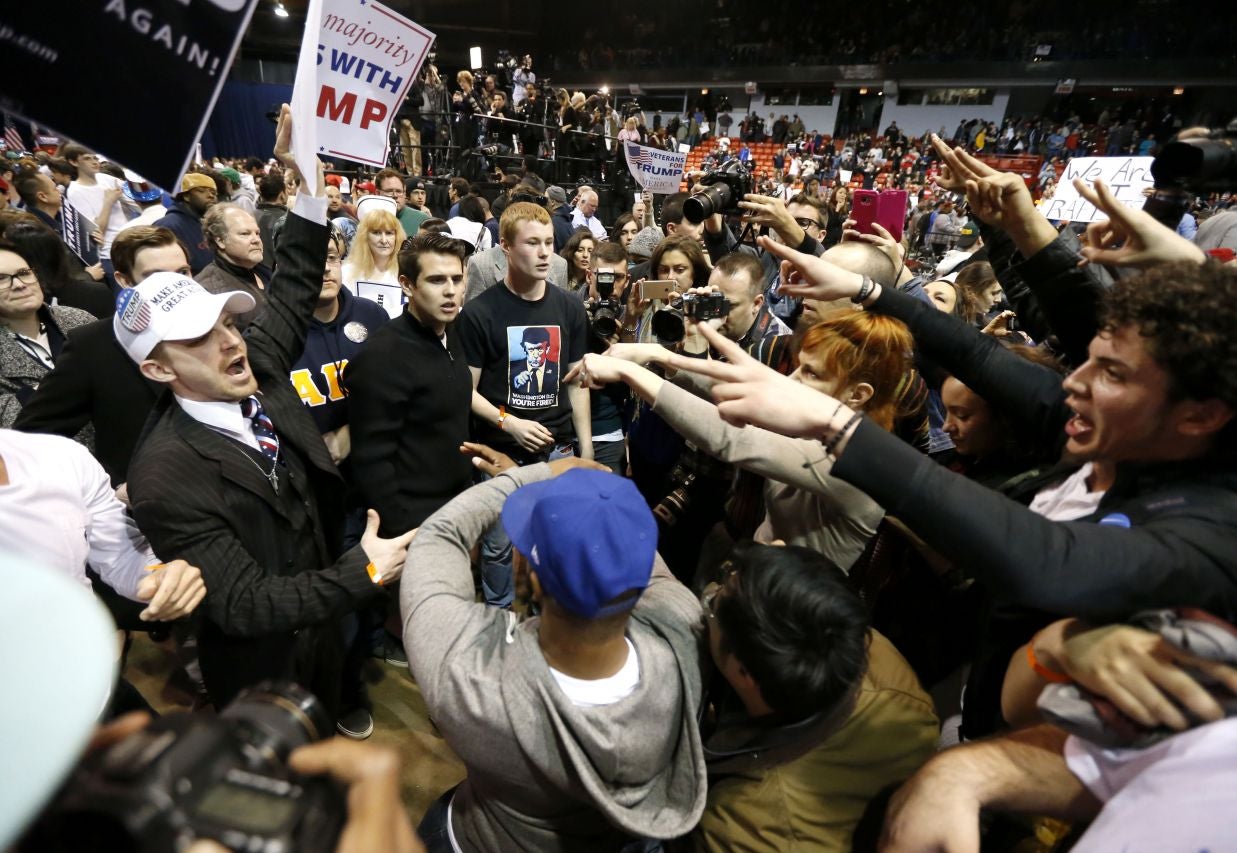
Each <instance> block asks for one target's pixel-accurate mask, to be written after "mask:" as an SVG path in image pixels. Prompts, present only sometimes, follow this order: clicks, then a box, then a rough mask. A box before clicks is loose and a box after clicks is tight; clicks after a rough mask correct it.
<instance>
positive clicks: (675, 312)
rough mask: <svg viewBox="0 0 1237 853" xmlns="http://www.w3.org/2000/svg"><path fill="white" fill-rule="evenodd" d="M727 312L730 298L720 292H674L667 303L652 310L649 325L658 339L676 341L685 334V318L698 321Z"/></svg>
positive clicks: (715, 317) (724, 314)
mask: <svg viewBox="0 0 1237 853" xmlns="http://www.w3.org/2000/svg"><path fill="white" fill-rule="evenodd" d="M729 313H730V300H729V299H727V298H726V297H725V296H722V295H721V294H720V293H684V294H681V295H680V294H677V293H676V294H674V295H673V296H672V297H671V299H670V301H669V303H668V304H667V305H665V306H663V307H662V308H659V309H657V310H656V311H654V312H653V319H652V321H651V324H652V326H651V327H652V330H653V335H654V336H655V337H656V338H657V339H658V340H661V341H665V342H666V343H678V342H679V341H681V340H683V336H684V335H685V334H687V325H686V322H685V318H688V317H690V318H691V319H693V320H695V321H696V322H698V323H699V322H703V321H705V320H715V319H717V318H718V317H725V316H726V315H727V314H729Z"/></svg>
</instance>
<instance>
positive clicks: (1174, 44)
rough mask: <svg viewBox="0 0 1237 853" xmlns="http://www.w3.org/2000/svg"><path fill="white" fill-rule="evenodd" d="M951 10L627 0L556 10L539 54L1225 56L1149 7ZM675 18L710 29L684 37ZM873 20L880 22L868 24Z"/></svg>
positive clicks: (850, 59) (1221, 39)
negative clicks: (840, 16)
mask: <svg viewBox="0 0 1237 853" xmlns="http://www.w3.org/2000/svg"><path fill="white" fill-rule="evenodd" d="M955 12H956V8H955V7H953V6H950V5H948V4H946V3H942V2H923V3H915V4H906V3H900V2H895V1H894V0H882V2H878V3H875V4H872V5H871V6H865V7H864V13H865V14H864V15H863V16H854V17H853V18H849V17H848V18H846V19H844V20H837V19H834V18H825V17H819V16H812V15H804V14H803V8H802V6H801V5H799V4H797V3H793V2H789V0H780V2H773V3H762V4H759V5H755V6H754V5H752V4H750V3H743V2H739V0H723V2H717V0H691V2H687V3H680V4H676V5H675V6H674V7H669V6H666V5H665V4H659V3H655V2H650V0H631V2H628V3H626V4H624V6H623V8H622V9H621V10H619V11H618V12H617V13H616V15H615V20H607V21H606V22H605V23H601V22H599V21H597V20H596V19H595V18H594V17H592V16H590V15H589V14H588V10H587V9H568V10H564V11H561V12H559V11H558V10H556V20H555V21H554V28H553V32H555V33H557V32H558V31H559V30H560V29H561V30H562V31H565V32H571V33H575V34H578V36H579V37H578V38H575V39H572V40H570V41H569V42H567V43H565V42H564V41H563V40H561V39H559V38H557V37H551V38H550V40H549V41H546V42H543V43H542V45H541V50H542V52H543V53H546V54H547V55H548V57H549V64H550V66H551V67H552V70H553V71H554V72H563V71H570V70H575V69H578V68H585V69H598V70H608V69H611V68H615V69H623V68H645V67H671V68H721V67H744V66H770V65H773V66H780V65H786V64H796V65H854V64H870V63H881V64H886V65H894V64H902V63H906V64H914V63H927V62H963V61H970V62H975V61H988V62H1030V61H1034V60H1036V57H1038V58H1039V59H1042V60H1048V61H1061V60H1099V59H1112V60H1146V59H1156V58H1164V59H1179V58H1181V57H1186V56H1214V57H1228V58H1232V56H1233V45H1232V43H1231V40H1229V39H1227V38H1225V35H1224V34H1223V33H1222V32H1217V31H1214V30H1210V29H1209V28H1207V27H1200V26H1198V25H1197V21H1196V20H1195V19H1193V18H1189V17H1186V18H1177V17H1176V16H1172V15H1164V14H1161V13H1160V12H1159V11H1158V9H1157V8H1156V7H1146V8H1143V7H1138V8H1135V9H1129V8H1126V7H1121V6H1117V5H1114V4H1111V3H1104V4H1097V5H1094V6H1091V7H1088V8H1086V9H1079V8H1078V7H1076V6H1074V5H1072V4H1069V3H1064V2H1057V0H1053V2H1048V3H1038V4H1034V5H1032V4H1028V3H1016V4H1012V5H1008V6H999V7H991V8H979V9H974V10H970V15H969V16H968V20H967V26H965V27H959V26H957V23H956V21H953V20H951V16H952V15H953V14H954V13H955ZM684 21H699V22H702V23H703V22H707V24H706V25H702V26H701V27H700V28H699V31H698V32H694V33H693V37H692V38H691V39H683V38H682V30H683V22H684ZM872 21H880V22H881V25H880V26H879V27H873V26H871V22H872ZM1037 48H1038V49H1039V51H1038V52H1037ZM1044 48H1047V50H1046V51H1045V50H1044Z"/></svg>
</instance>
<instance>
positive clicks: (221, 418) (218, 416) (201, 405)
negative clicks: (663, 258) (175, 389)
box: [172, 394, 262, 453]
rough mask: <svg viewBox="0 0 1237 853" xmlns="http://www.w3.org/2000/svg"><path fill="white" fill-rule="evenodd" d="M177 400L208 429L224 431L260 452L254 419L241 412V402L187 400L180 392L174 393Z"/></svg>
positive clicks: (225, 433) (189, 414)
mask: <svg viewBox="0 0 1237 853" xmlns="http://www.w3.org/2000/svg"><path fill="white" fill-rule="evenodd" d="M172 396H174V397H175V398H176V402H177V403H179V404H180V407H181V408H182V409H184V410H185V414H186V415H188V416H189V417H191V418H193V419H194V420H195V421H197V422H198V423H200V424H201V425H202V426H204V427H206V428H207V429H213V430H214V431H215V432H218V433H223V434H224V435H226V436H227V437H228V438H234V439H236V440H237V441H239V442H241V443H242V444H247V445H249V446H250V447H252V448H253V449H254V450H256V451H258V452H259V453H261V452H262V448H261V447H259V446H258V439H257V437H256V436H254V434H253V421H251V420H249V418H247V417H245V416H244V415H242V414H241V404H240V403H228V402H224V401H221V400H210V401H206V402H203V401H202V400H186V399H185V398H184V397H182V396H180V395H179V394H173V395H172Z"/></svg>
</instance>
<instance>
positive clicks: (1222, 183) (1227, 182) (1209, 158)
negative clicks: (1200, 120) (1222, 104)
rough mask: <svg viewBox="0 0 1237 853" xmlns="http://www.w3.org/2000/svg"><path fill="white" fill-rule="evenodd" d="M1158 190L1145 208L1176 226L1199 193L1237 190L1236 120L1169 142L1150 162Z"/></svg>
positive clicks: (1163, 221)
mask: <svg viewBox="0 0 1237 853" xmlns="http://www.w3.org/2000/svg"><path fill="white" fill-rule="evenodd" d="M1151 176H1152V177H1153V178H1154V179H1155V189H1154V190H1153V192H1152V194H1151V196H1150V197H1149V198H1148V199H1147V201H1146V203H1144V204H1143V210H1145V211H1146V212H1147V213H1150V214H1151V215H1152V216H1154V217H1155V218H1156V219H1157V220H1158V221H1159V222H1161V223H1163V224H1164V225H1167V226H1168V227H1169V228H1173V229H1175V228H1176V227H1177V225H1178V223H1180V222H1181V217H1182V216H1183V215H1184V214H1185V213H1186V211H1188V210H1189V209H1190V205H1191V203H1192V202H1193V200H1194V196H1195V194H1197V193H1207V192H1224V191H1227V190H1234V189H1237V119H1233V120H1232V121H1230V122H1229V123H1228V126H1227V127H1224V128H1223V129H1220V130H1213V131H1211V133H1210V134H1208V135H1207V136H1205V137H1195V138H1193V139H1179V140H1175V141H1173V142H1168V143H1166V144H1165V145H1164V147H1163V148H1161V149H1160V153H1159V154H1157V155H1156V158H1155V160H1154V161H1152V163H1151Z"/></svg>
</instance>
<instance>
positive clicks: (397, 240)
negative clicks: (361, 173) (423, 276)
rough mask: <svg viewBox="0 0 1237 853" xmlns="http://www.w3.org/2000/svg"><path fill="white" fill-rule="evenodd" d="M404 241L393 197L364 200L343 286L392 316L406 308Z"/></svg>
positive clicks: (371, 197) (376, 197)
mask: <svg viewBox="0 0 1237 853" xmlns="http://www.w3.org/2000/svg"><path fill="white" fill-rule="evenodd" d="M403 243H404V229H403V226H401V225H400V224H399V220H398V219H396V218H395V202H394V200H392V199H389V198H387V197H385V196H380V195H372V196H366V197H365V198H363V199H361V201H360V202H359V203H358V204H357V229H356V236H355V237H353V238H352V246H351V247H350V248H349V250H348V259H347V260H346V261H345V262H344V287H346V288H348V290H350V291H351V292H352V293H353V295H354V296H360V297H362V298H364V299H371V300H373V301H375V302H378V303H379V304H380V305H382V306H383V307H384V308H386V309H387V313H388V314H390V315H391V316H392V317H395V316H398V315H399V313H400V311H402V310H403V309H402V303H403V298H402V296H401V291H400V286H399V247H400V246H401V245H403ZM380 297H381V298H380Z"/></svg>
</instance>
